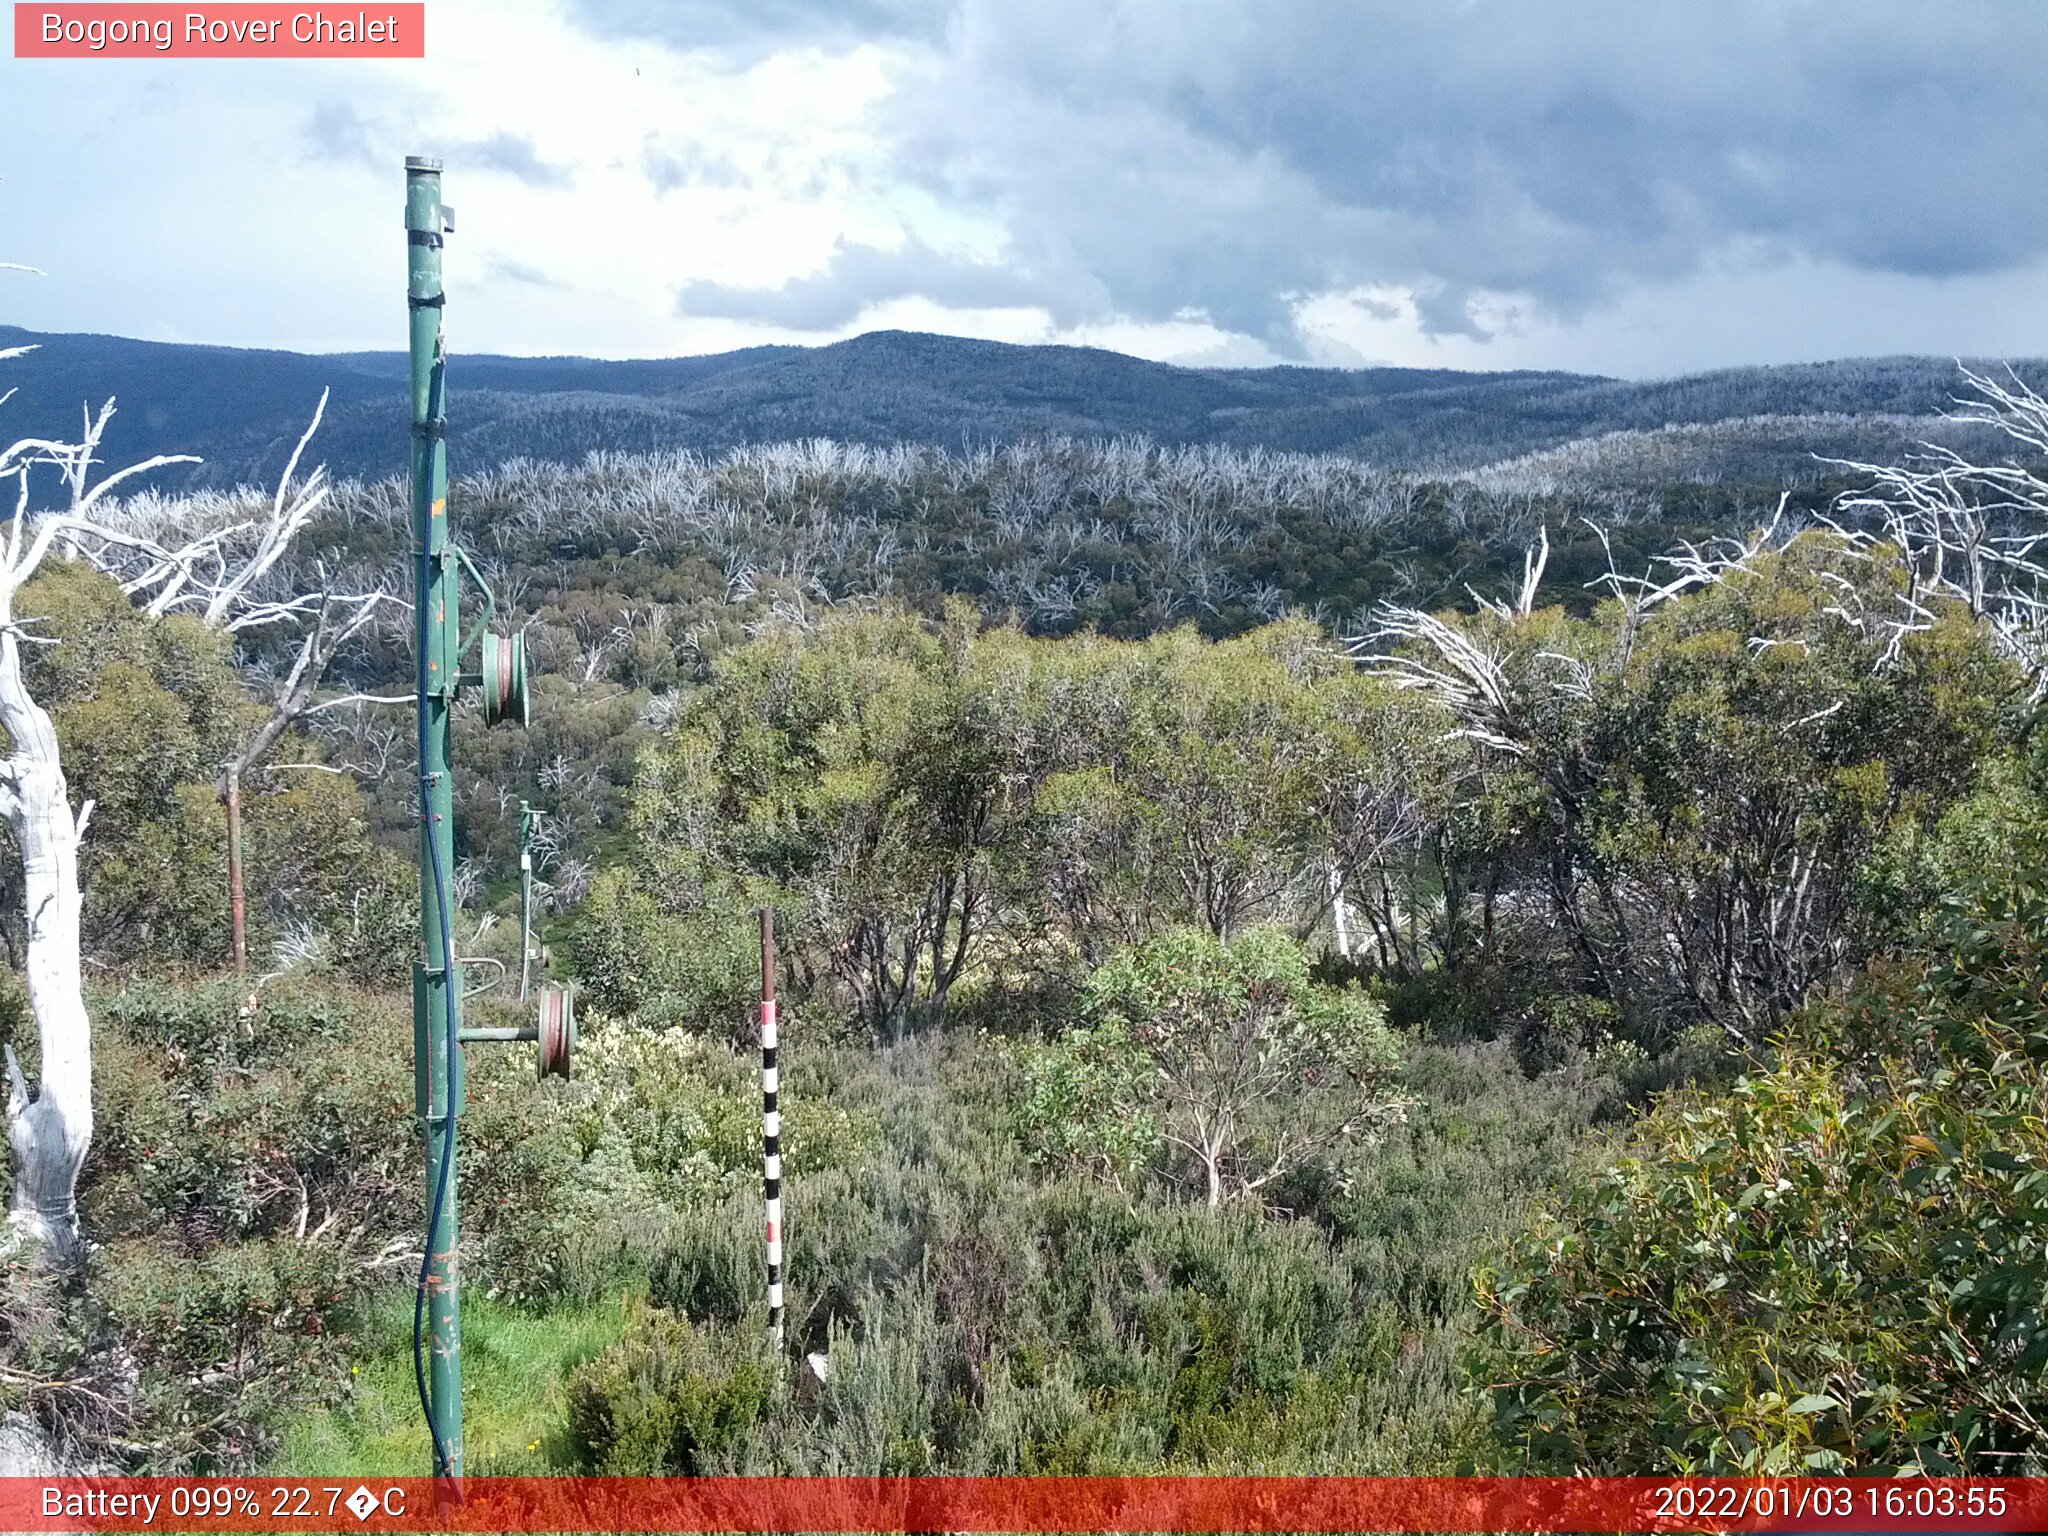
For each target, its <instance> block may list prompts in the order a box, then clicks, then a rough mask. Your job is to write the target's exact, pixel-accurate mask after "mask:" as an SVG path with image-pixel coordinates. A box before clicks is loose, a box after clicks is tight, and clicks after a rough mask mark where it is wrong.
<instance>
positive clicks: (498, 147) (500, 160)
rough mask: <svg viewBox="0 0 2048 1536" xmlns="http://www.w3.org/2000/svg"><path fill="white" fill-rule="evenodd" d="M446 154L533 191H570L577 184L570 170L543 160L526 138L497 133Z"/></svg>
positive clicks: (449, 147) (452, 146)
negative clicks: (508, 178) (561, 189)
mask: <svg viewBox="0 0 2048 1536" xmlns="http://www.w3.org/2000/svg"><path fill="white" fill-rule="evenodd" d="M446 154H447V156H448V159H449V160H450V161H451V162H455V161H462V162H465V163H467V164H469V165H472V166H475V167H477V168H478V169H480V170H486V171H496V172H498V173H499V174H500V175H502V176H510V177H511V178H512V179H513V180H514V181H523V182H525V183H526V184H527V185H528V186H529V187H546V188H554V187H566V186H568V185H569V184H570V183H571V181H573V180H574V178H573V177H572V176H571V175H570V173H569V169H568V167H566V166H561V165H556V164H555V163H554V162H552V161H549V160H543V159H542V158H541V155H540V151H539V150H538V149H536V148H535V147H534V143H533V140H531V139H529V138H527V137H526V136H525V135H524V134H517V133H494V134H492V135H491V136H490V137H489V138H486V139H472V140H466V141H463V142H460V143H456V144H451V145H449V146H448V148H447V150H446Z"/></svg>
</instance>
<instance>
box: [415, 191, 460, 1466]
mask: <svg viewBox="0 0 2048 1536" xmlns="http://www.w3.org/2000/svg"><path fill="white" fill-rule="evenodd" d="M444 222H445V214H444V211H443V208H442V205H441V162H440V161H438V160H426V159H417V158H410V159H408V160H407V161H406V162H405V228H406V254H407V266H408V274H409V282H408V285H407V308H408V310H409V312H410V317H411V352H412V525H413V540H414V545H413V558H414V562H415V579H416V585H417V593H416V596H417V599H418V605H419V606H418V608H417V610H416V617H417V619H418V624H419V628H418V631H417V646H418V656H417V661H418V666H419V680H418V681H419V748H420V756H419V761H420V908H421V919H420V937H421V940H422V958H421V963H420V964H419V965H418V966H417V967H416V968H415V970H414V973H413V1078H414V1086H415V1092H416V1099H417V1106H418V1111H419V1116H420V1119H421V1121H422V1123H423V1124H424V1127H425V1131H426V1143H427V1202H428V1210H429V1212H430V1213H431V1214H430V1226H429V1230H428V1233H427V1254H426V1259H425V1262H424V1264H423V1266H422V1270H421V1274H422V1288H423V1291H424V1306H425V1311H426V1314H427V1319H426V1321H427V1325H428V1329H427V1331H428V1335H429V1338H430V1340H431V1343H430V1347H429V1351H428V1364H427V1368H426V1371H425V1372H424V1378H423V1382H422V1385H423V1388H424V1391H423V1397H424V1398H425V1404H424V1406H425V1407H426V1410H427V1419H428V1425H429V1428H430V1429H431V1430H432V1432H433V1438H434V1459H435V1466H434V1475H435V1476H437V1477H444V1478H453V1477H460V1476H461V1475H462V1318H461V1293H460V1289H459V1286H460V1274H459V1271H458V1269H457V1265H456V1255H455V1249H456V1235H457V1231H458V1227H457V1222H456V1215H455V1206H456V1198H455V1183H456V1181H455V1121H456V1116H457V1115H458V1114H459V1113H460V1112H461V1109H462V1086H463V1085H462V1077H463V1073H462V1052H461V1049H460V1047H459V1045H458V1044H457V1043H456V1032H457V1030H458V1029H459V1028H460V1027H461V1019H460V1016H459V1015H460V1009H461V998H462V978H461V974H460V971H459V970H458V968H457V967H456V965H455V963H454V954H453V935H452V934H451V932H450V926H451V922H452V917H451V914H452V910H453V901H454V887H455V870H454V834H455V804H454V798H455V797H454V787H453V785H452V784H451V783H450V780H449V760H450V746H451V724H452V719H453V713H454V703H455V689H456V666H457V653H458V650H459V643H458V642H459V635H460V630H459V629H458V627H457V626H458V624H459V619H458V616H457V611H456V610H457V599H456V573H455V563H454V556H453V553H452V550H451V547H450V545H449V541H448V445H447V442H446V440H445V435H444V434H445V429H446V423H447V377H446V368H447V358H446V355H445V352H444V350H443V343H442V331H441V316H442V303H443V291H442V286H441V238H442V234H443V231H444Z"/></svg>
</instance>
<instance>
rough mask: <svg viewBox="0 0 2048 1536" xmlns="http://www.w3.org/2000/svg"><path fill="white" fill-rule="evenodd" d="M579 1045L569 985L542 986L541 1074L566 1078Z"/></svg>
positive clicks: (574, 1004) (573, 1002)
mask: <svg viewBox="0 0 2048 1536" xmlns="http://www.w3.org/2000/svg"><path fill="white" fill-rule="evenodd" d="M575 1046H576V1000H575V998H573V997H572V996H571V995H570V993H569V989H568V988H567V987H542V988H541V989H540V1076H542V1077H567V1076H568V1075H569V1055H570V1052H571V1051H573V1050H574V1049H575Z"/></svg>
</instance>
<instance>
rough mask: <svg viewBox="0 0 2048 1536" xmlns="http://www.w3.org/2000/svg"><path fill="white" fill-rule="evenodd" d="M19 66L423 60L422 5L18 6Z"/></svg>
mask: <svg viewBox="0 0 2048 1536" xmlns="http://www.w3.org/2000/svg"><path fill="white" fill-rule="evenodd" d="M14 56H15V57H16V58H17V59H423V58H425V57H426V56H427V8H426V6H425V5H424V4H421V3H412V4H382V3H374V0H373V3H372V4H369V5H362V6H345V5H335V6H318V5H269V4H260V5H247V4H234V5H221V4H210V5H209V4H201V5H153V4H147V5H118V4H105V3H99V4H54V5H33V4H21V3H19V0H17V4H16V5H15V7H14Z"/></svg>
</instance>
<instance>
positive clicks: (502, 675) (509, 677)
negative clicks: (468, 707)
mask: <svg viewBox="0 0 2048 1536" xmlns="http://www.w3.org/2000/svg"><path fill="white" fill-rule="evenodd" d="M477 671H478V672H479V673H480V674H481V677H482V684H483V696H484V724H485V725H497V724H499V723H500V722H503V721H509V722H510V723H512V724H513V725H517V726H521V727H524V726H525V725H526V723H527V693H526V634H525V631H523V630H522V631H520V632H519V633H517V634H510V635H497V634H492V633H491V632H489V631H488V630H486V631H485V632H484V638H483V649H482V654H481V655H480V656H479V657H478V667H477Z"/></svg>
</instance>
